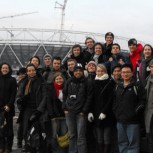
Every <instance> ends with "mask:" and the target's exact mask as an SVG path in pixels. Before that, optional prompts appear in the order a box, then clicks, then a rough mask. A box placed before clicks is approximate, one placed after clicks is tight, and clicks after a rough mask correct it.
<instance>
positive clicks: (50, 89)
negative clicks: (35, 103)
mask: <svg viewBox="0 0 153 153" xmlns="http://www.w3.org/2000/svg"><path fill="white" fill-rule="evenodd" d="M46 89H47V104H46V109H47V112H48V115H49V117H50V118H56V117H64V116H65V115H64V111H63V109H62V102H61V101H60V100H59V99H58V97H57V94H56V91H55V88H54V84H53V83H52V84H47V86H46Z"/></svg>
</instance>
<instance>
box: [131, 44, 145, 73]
mask: <svg viewBox="0 0 153 153" xmlns="http://www.w3.org/2000/svg"><path fill="white" fill-rule="evenodd" d="M142 50H143V46H142V45H141V44H138V45H137V49H136V50H135V51H134V52H133V53H132V54H130V55H129V58H130V62H131V64H132V66H133V70H134V71H135V68H136V64H137V62H138V60H139V59H140V56H141V52H142Z"/></svg>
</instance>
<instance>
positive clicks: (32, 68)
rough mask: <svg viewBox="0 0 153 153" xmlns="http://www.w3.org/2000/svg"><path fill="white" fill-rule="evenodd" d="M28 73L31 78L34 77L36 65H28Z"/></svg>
mask: <svg viewBox="0 0 153 153" xmlns="http://www.w3.org/2000/svg"><path fill="white" fill-rule="evenodd" d="M27 75H28V77H29V78H33V77H35V76H36V70H35V68H34V66H29V67H27Z"/></svg>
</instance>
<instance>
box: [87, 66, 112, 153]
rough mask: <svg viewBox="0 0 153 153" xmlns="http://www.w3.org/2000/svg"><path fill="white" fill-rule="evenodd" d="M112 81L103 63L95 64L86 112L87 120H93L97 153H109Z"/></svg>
mask: <svg viewBox="0 0 153 153" xmlns="http://www.w3.org/2000/svg"><path fill="white" fill-rule="evenodd" d="M112 91H113V87H112V81H111V80H110V79H109V75H108V74H107V69H106V67H105V66H104V65H103V64H98V65H97V70H96V77H95V82H94V100H93V101H92V104H91V109H90V113H89V114H88V120H89V122H92V121H93V124H94V132H95V139H96V143H97V153H103V152H104V153H110V148H111V147H110V145H111V127H112V125H113V123H114V121H113V118H112V116H113V115H112V114H113V112H112V98H113V94H112Z"/></svg>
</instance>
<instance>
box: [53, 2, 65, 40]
mask: <svg viewBox="0 0 153 153" xmlns="http://www.w3.org/2000/svg"><path fill="white" fill-rule="evenodd" d="M66 3H67V0H64V4H63V5H62V4H60V3H58V2H57V1H56V2H55V8H58V9H61V10H62V15H61V16H62V17H61V29H60V30H61V32H60V37H59V41H60V42H61V41H62V40H63V30H64V18H65V8H66ZM57 5H58V6H57Z"/></svg>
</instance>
